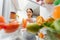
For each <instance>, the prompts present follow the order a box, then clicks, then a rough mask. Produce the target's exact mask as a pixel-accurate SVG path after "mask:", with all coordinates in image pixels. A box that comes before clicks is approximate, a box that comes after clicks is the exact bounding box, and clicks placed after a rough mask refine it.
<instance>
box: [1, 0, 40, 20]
mask: <svg viewBox="0 0 60 40" xmlns="http://www.w3.org/2000/svg"><path fill="white" fill-rule="evenodd" d="M0 5H1V6H0V14H1V15H3V16H4V17H5V19H6V20H7V21H8V20H9V17H10V12H16V14H17V15H19V16H22V17H20V18H25V17H26V9H27V8H32V9H33V11H34V13H33V16H34V17H36V16H39V15H40V6H39V5H38V4H36V3H34V2H31V1H29V0H0ZM8 15H9V16H8Z"/></svg>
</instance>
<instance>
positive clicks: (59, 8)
mask: <svg viewBox="0 0 60 40" xmlns="http://www.w3.org/2000/svg"><path fill="white" fill-rule="evenodd" d="M53 18H54V19H59V18H60V6H57V7H55V9H54V11H53Z"/></svg>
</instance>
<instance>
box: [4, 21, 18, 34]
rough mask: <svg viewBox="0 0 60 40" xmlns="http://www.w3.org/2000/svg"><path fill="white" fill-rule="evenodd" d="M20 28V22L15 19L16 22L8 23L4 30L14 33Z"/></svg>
mask: <svg viewBox="0 0 60 40" xmlns="http://www.w3.org/2000/svg"><path fill="white" fill-rule="evenodd" d="M18 28H19V24H18V22H17V21H14V22H11V23H9V24H7V25H6V28H5V29H4V30H5V32H6V33H12V32H15V31H16V30H17V29H18Z"/></svg>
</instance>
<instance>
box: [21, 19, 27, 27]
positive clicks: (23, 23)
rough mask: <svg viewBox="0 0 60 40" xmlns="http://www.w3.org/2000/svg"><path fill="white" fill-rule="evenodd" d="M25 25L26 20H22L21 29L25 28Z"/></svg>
mask: <svg viewBox="0 0 60 40" xmlns="http://www.w3.org/2000/svg"><path fill="white" fill-rule="evenodd" d="M26 25H27V20H26V19H23V21H22V26H23V28H26Z"/></svg>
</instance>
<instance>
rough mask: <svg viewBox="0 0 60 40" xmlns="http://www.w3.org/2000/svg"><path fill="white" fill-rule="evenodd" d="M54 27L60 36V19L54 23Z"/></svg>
mask: <svg viewBox="0 0 60 40" xmlns="http://www.w3.org/2000/svg"><path fill="white" fill-rule="evenodd" d="M53 27H54V28H55V30H56V32H57V33H59V34H60V19H58V20H55V21H54V23H53Z"/></svg>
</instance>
